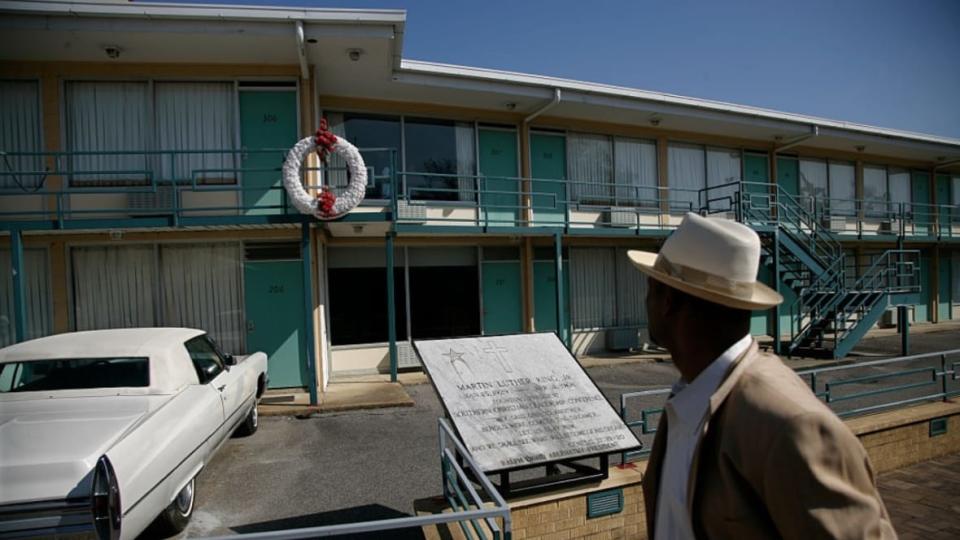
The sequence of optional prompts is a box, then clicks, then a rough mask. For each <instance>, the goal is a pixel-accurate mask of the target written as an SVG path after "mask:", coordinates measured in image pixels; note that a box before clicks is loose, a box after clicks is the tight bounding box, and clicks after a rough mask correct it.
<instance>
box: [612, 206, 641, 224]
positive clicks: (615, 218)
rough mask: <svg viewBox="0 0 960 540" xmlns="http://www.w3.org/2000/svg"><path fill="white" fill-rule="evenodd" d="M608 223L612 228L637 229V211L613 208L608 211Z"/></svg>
mask: <svg viewBox="0 0 960 540" xmlns="http://www.w3.org/2000/svg"><path fill="white" fill-rule="evenodd" d="M607 223H609V224H610V225H611V226H612V227H636V226H637V211H636V209H634V208H616V207H614V208H611V209H610V210H608V211H607Z"/></svg>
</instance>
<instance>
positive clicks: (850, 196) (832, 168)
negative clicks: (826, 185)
mask: <svg viewBox="0 0 960 540" xmlns="http://www.w3.org/2000/svg"><path fill="white" fill-rule="evenodd" d="M828 169H829V175H830V213H831V214H833V215H835V216H852V215H855V214H856V211H855V210H856V204H855V202H854V200H855V199H856V187H855V183H856V169H855V168H854V166H853V164H852V163H844V162H840V161H831V162H830V164H829V167H828Z"/></svg>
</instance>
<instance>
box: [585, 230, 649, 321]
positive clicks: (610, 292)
mask: <svg viewBox="0 0 960 540" xmlns="http://www.w3.org/2000/svg"><path fill="white" fill-rule="evenodd" d="M646 287H647V284H646V279H645V278H644V276H643V274H642V273H641V272H637V271H636V270H635V269H634V268H633V267H632V265H631V263H630V261H629V259H628V258H627V254H626V250H624V249H619V248H571V249H570V317H571V322H572V324H573V328H574V329H575V330H587V329H600V328H617V327H632V326H646V324H647V317H646V303H645V298H646V294H647V292H646V291H647V288H646Z"/></svg>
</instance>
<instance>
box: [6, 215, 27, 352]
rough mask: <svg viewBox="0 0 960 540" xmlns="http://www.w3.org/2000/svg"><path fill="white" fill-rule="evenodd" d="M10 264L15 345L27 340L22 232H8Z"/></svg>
mask: <svg viewBox="0 0 960 540" xmlns="http://www.w3.org/2000/svg"><path fill="white" fill-rule="evenodd" d="M10 263H11V270H12V272H11V273H12V274H13V328H14V339H15V340H16V342H17V343H20V342H21V341H26V339H27V305H26V304H25V303H24V301H25V299H26V294H25V284H24V279H23V278H24V275H23V231H21V230H20V229H13V230H12V231H10Z"/></svg>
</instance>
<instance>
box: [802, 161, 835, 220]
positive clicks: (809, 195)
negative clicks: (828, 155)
mask: <svg viewBox="0 0 960 540" xmlns="http://www.w3.org/2000/svg"><path fill="white" fill-rule="evenodd" d="M827 193H828V190H827V162H826V161H821V160H812V159H801V160H800V196H801V197H802V198H803V200H804V201H805V202H806V203H807V204H809V205H810V207H809V208H808V210H811V211H812V210H813V204H814V201H816V204H817V206H818V207H819V206H820V205H822V204H823V203H824V201H825V200H826V199H827Z"/></svg>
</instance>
